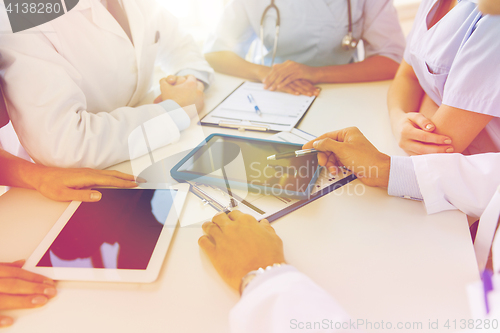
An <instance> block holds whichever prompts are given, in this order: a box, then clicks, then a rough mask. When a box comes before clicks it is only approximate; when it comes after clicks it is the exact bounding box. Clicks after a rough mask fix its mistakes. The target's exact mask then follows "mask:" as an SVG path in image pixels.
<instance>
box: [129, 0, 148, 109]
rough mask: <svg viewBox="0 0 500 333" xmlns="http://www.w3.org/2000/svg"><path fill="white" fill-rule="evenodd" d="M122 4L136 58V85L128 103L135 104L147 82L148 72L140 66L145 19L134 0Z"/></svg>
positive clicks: (142, 53) (143, 47)
mask: <svg viewBox="0 0 500 333" xmlns="http://www.w3.org/2000/svg"><path fill="white" fill-rule="evenodd" d="M123 6H124V8H125V12H126V13H127V17H128V21H129V24H130V31H131V33H132V38H133V39H134V47H135V57H136V59H137V87H136V89H135V92H134V95H133V96H132V98H131V100H130V102H129V105H130V106H133V105H137V104H138V103H139V102H140V101H141V99H142V98H143V94H144V92H145V91H144V89H145V88H147V87H145V85H147V84H149V80H148V76H149V74H148V73H145V71H144V66H141V63H142V60H143V57H144V52H145V51H146V48H145V45H144V42H145V41H144V35H145V26H146V24H145V21H144V16H143V15H142V11H141V8H139V6H138V5H137V3H136V1H135V0H123Z"/></svg>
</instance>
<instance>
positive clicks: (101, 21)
mask: <svg viewBox="0 0 500 333" xmlns="http://www.w3.org/2000/svg"><path fill="white" fill-rule="evenodd" d="M88 2H89V3H90V7H91V9H92V21H94V23H95V24H96V25H98V26H99V27H100V28H102V29H104V30H107V31H109V32H112V33H114V34H115V35H118V36H120V37H121V38H124V39H126V40H127V41H129V38H128V36H127V34H126V33H125V31H123V29H122V27H121V26H120V24H119V23H118V22H117V21H116V20H115V19H114V18H113V16H112V15H111V14H110V12H108V10H107V9H106V7H104V5H103V4H102V3H101V2H100V1H99V0H94V1H88Z"/></svg>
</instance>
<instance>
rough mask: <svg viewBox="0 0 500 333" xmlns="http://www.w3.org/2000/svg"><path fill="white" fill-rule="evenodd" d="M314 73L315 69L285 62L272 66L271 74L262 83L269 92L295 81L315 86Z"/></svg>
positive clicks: (317, 92)
mask: <svg viewBox="0 0 500 333" xmlns="http://www.w3.org/2000/svg"><path fill="white" fill-rule="evenodd" d="M316 72H317V68H316V67H311V66H307V65H303V64H299V63H297V62H295V61H291V60H287V61H285V62H284V63H282V64H275V65H273V67H272V69H271V72H270V73H269V74H268V75H267V77H266V78H265V79H264V81H263V83H264V88H265V89H269V90H271V91H274V90H280V89H282V88H283V87H285V86H287V85H288V84H290V83H292V82H294V81H297V80H306V81H309V82H310V83H311V84H315V83H317V82H318V80H317V74H316ZM317 94H319V90H318V91H316V92H315V95H316V96H317Z"/></svg>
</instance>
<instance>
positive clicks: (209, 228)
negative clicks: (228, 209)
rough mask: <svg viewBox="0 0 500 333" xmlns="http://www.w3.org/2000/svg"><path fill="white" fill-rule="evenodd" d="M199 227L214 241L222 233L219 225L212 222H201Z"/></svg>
mask: <svg viewBox="0 0 500 333" xmlns="http://www.w3.org/2000/svg"><path fill="white" fill-rule="evenodd" d="M201 228H202V229H203V232H205V234H207V235H208V236H210V237H212V238H213V239H214V241H217V238H218V237H219V236H220V235H222V230H221V229H220V227H219V225H217V224H216V223H214V222H205V223H203V225H202V226H201Z"/></svg>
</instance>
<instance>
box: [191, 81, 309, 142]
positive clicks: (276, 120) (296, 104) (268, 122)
mask: <svg viewBox="0 0 500 333" xmlns="http://www.w3.org/2000/svg"><path fill="white" fill-rule="evenodd" d="M248 95H252V97H253V99H255V103H256V104H257V105H258V106H259V108H260V110H261V114H260V115H259V114H257V113H256V112H255V110H254V109H253V105H252V104H251V103H249V101H248V99H247V97H248ZM315 100H316V96H305V95H299V96H296V95H292V94H287V93H282V92H275V91H268V90H265V89H264V85H263V84H262V83H255V82H248V81H245V82H243V83H242V84H240V85H239V86H238V87H237V88H236V89H235V90H234V91H233V92H232V93H231V94H229V95H228V96H227V97H226V98H225V99H224V100H223V101H222V102H221V103H219V104H218V105H217V106H216V107H215V108H214V109H213V110H212V111H210V112H209V113H208V114H207V115H205V117H203V119H201V121H200V125H203V126H216V127H223V128H232V129H237V130H240V131H245V130H248V131H259V132H274V133H278V132H289V131H291V130H292V129H293V128H295V126H297V125H298V124H299V123H300V121H301V120H302V118H303V117H304V115H305V114H306V113H307V111H309V109H310V108H311V106H312V104H313V103H314V101H315Z"/></svg>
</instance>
